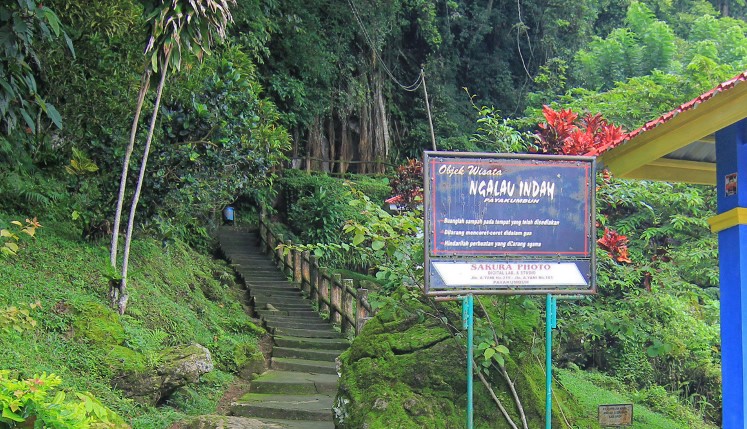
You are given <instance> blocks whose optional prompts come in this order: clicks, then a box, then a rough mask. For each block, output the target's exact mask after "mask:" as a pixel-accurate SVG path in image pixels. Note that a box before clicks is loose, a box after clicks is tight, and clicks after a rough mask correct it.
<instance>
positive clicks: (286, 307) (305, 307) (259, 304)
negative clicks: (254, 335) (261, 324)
mask: <svg viewBox="0 0 747 429" xmlns="http://www.w3.org/2000/svg"><path fill="white" fill-rule="evenodd" d="M267 304H270V305H272V307H274V308H275V310H278V311H286V312H287V311H293V312H296V313H297V314H293V317H299V316H311V315H316V316H318V315H319V314H318V313H316V312H315V311H314V309H313V308H312V307H311V303H310V302H308V301H304V300H296V301H295V302H294V301H293V300H289V299H286V300H284V299H282V298H280V297H277V296H271V297H263V296H258V297H255V298H254V308H256V309H257V310H258V311H259V310H269V311H272V308H270V307H268V305H267Z"/></svg>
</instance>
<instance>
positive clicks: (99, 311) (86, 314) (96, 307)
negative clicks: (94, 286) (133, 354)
mask: <svg viewBox="0 0 747 429" xmlns="http://www.w3.org/2000/svg"><path fill="white" fill-rule="evenodd" d="M75 309H76V312H75V319H74V321H73V328H74V329H75V336H76V337H78V338H85V339H86V340H88V341H90V342H91V343H93V344H94V345H96V346H112V345H121V344H122V343H123V342H124V340H125V332H124V328H123V327H122V324H121V323H120V322H119V317H118V316H117V313H115V312H114V311H113V310H112V309H110V308H108V307H106V306H104V305H102V304H99V303H96V302H87V303H84V304H80V305H76V306H75Z"/></svg>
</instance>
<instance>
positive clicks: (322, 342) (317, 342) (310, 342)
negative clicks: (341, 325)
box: [275, 335, 350, 351]
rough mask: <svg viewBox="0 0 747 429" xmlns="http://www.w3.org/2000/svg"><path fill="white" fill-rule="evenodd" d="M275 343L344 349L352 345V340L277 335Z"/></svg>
mask: <svg viewBox="0 0 747 429" xmlns="http://www.w3.org/2000/svg"><path fill="white" fill-rule="evenodd" d="M275 345H276V346H278V347H290V348H295V349H324V350H335V351H343V350H345V349H347V348H348V347H350V342H348V340H346V339H344V338H300V337H289V336H283V335H276V336H275Z"/></svg>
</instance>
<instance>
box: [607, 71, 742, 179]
mask: <svg viewBox="0 0 747 429" xmlns="http://www.w3.org/2000/svg"><path fill="white" fill-rule="evenodd" d="M746 105H747V84H745V83H742V84H739V85H735V86H734V87H733V88H730V89H729V90H728V91H724V92H721V93H719V94H716V95H714V96H713V97H712V98H709V99H707V100H705V101H704V102H702V103H700V104H699V105H697V106H695V107H693V108H691V109H688V110H685V111H683V112H681V113H679V114H678V115H677V116H675V117H673V118H671V119H669V120H668V121H666V122H663V123H661V124H659V125H658V126H656V127H654V128H652V129H650V130H647V131H644V132H641V133H640V134H638V135H636V136H635V137H633V138H632V139H631V140H630V141H628V142H626V143H623V144H621V145H620V146H617V147H615V148H613V149H610V150H609V151H607V152H605V153H603V154H602V155H600V157H599V159H600V161H601V164H602V165H603V166H604V167H605V168H608V169H610V171H612V173H613V174H615V175H617V176H620V177H627V174H628V173H631V172H633V171H636V170H638V169H640V168H641V167H643V166H644V165H646V164H647V163H649V162H650V160H652V159H659V158H661V157H663V156H665V155H667V154H670V153H672V152H674V151H676V150H677V149H681V148H683V147H685V146H687V145H688V144H690V143H692V142H694V141H698V140H702V139H705V140H706V141H707V140H708V139H707V137H708V136H710V135H712V134H714V133H715V132H716V131H718V130H720V129H722V128H725V127H728V126H729V125H731V124H733V123H735V122H737V121H739V120H740V119H743V118H745V117H747V108H745V106H746ZM647 178H648V177H647ZM686 182H688V183H693V182H692V181H690V180H686Z"/></svg>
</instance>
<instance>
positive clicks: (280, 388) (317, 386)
mask: <svg viewBox="0 0 747 429" xmlns="http://www.w3.org/2000/svg"><path fill="white" fill-rule="evenodd" d="M249 391H250V392H252V393H277V394H289V395H316V394H318V393H321V394H329V395H336V394H337V375H332V374H311V373H303V372H292V371H275V370H269V371H267V372H265V373H264V374H262V375H260V376H259V377H257V378H256V379H254V380H252V383H251V385H250V386H249Z"/></svg>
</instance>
